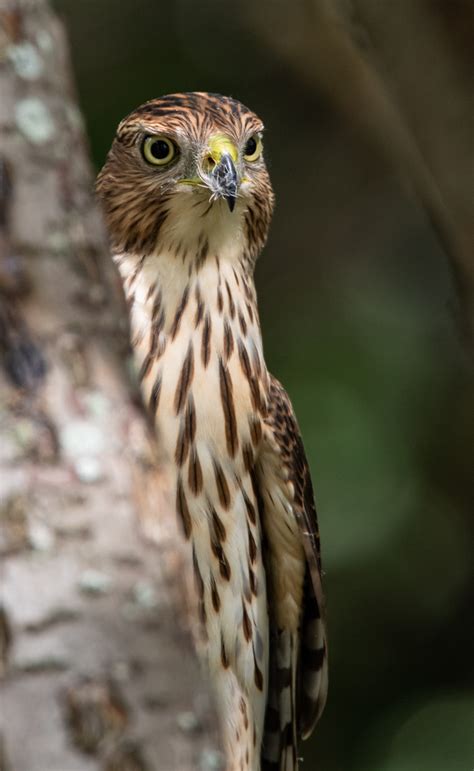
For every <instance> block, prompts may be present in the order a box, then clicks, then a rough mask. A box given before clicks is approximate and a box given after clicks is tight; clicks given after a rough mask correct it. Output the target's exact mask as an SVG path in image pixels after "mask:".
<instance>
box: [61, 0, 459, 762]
mask: <svg viewBox="0 0 474 771" xmlns="http://www.w3.org/2000/svg"><path fill="white" fill-rule="evenodd" d="M243 5H245V3H244V4H243ZM366 5H367V3H366ZM386 5H387V8H388V4H386ZM418 5H419V4H418ZM56 6H57V8H58V9H59V11H60V12H61V13H63V15H64V16H65V19H66V22H67V24H68V27H69V31H70V36H71V41H72V48H73V59H74V65H75V69H76V73H77V76H78V83H79V91H80V96H81V100H82V106H83V109H84V111H85V116H86V120H87V123H88V126H89V129H90V137H91V142H92V151H93V155H94V158H95V160H96V163H97V165H100V164H101V163H102V160H103V158H104V155H105V153H106V151H107V149H108V146H109V145H110V141H111V138H112V136H113V133H114V130H115V126H116V124H117V123H118V121H119V120H120V119H121V118H122V117H123V115H125V114H126V113H127V112H129V111H130V110H132V109H133V108H134V107H135V106H136V105H137V104H139V103H140V102H142V101H145V100H146V99H149V98H151V97H153V96H158V95H160V94H162V93H166V92H171V91H178V90H179V91H181V90H192V89H198V90H210V91H218V92H222V93H228V94H231V95H233V96H235V97H237V98H240V99H241V100H242V101H244V102H245V103H247V104H249V106H251V107H252V108H253V109H255V110H256V111H257V112H258V113H259V114H260V115H261V116H262V117H263V118H264V120H265V122H266V126H267V138H266V148H267V157H268V159H269V165H270V170H271V174H272V178H273V182H274V186H275V189H276V193H277V200H278V206H277V210H276V214H275V219H274V224H273V228H272V233H271V237H270V241H269V244H268V246H267V249H266V251H265V254H264V256H263V257H262V259H261V260H260V263H259V266H258V269H257V286H258V291H259V297H260V305H261V314H262V324H263V330H264V339H265V346H266V355H267V360H268V363H269V365H270V367H271V369H272V370H273V371H274V372H275V374H276V375H277V376H278V377H279V378H280V379H281V380H282V381H283V382H284V383H285V385H286V387H287V388H288V390H289V392H290V394H291V397H292V399H293V401H294V404H295V408H296V411H297V414H298V416H299V420H300V423H301V426H302V430H303V434H304V437H305V443H306V447H307V450H308V455H309V458H310V462H311V465H312V469H313V476H314V480H315V487H316V496H317V504H318V508H319V516H320V524H321V532H322V543H323V562H324V566H325V569H326V579H325V580H326V590H327V596H328V612H329V623H330V658H331V672H330V676H331V684H330V698H329V703H328V707H327V710H326V713H325V715H324V717H323V719H322V721H321V724H320V726H319V727H318V729H317V731H316V733H315V736H314V737H313V738H312V739H311V742H310V743H309V744H308V745H307V747H304V751H305V755H306V762H305V765H304V767H305V769H307V770H308V771H310V769H312V768H316V767H317V768H318V769H319V770H320V771H335V770H336V769H339V770H340V771H351V770H352V771H425V770H426V771H467V770H468V769H469V768H472V766H473V762H474V746H473V741H472V736H473V733H474V732H473V724H474V720H473V718H474V696H473V690H472V689H473V680H474V678H473V667H472V660H473V655H472V651H473V646H472V537H473V520H472V501H473V499H474V496H473V489H472V459H473V450H474V394H473V388H472V386H473V378H472V368H471V365H470V364H469V362H468V359H467V356H466V354H465V352H464V351H463V348H462V345H461V342H460V340H459V339H458V333H457V328H456V320H455V307H456V300H455V297H454V293H453V288H452V286H451V278H450V273H449V270H448V267H447V264H446V259H445V255H444V254H443V252H442V250H441V248H440V246H439V244H438V243H437V241H436V238H435V235H434V234H433V232H432V230H431V229H430V226H429V223H428V222H427V221H426V219H425V216H424V214H423V213H422V212H421V211H420V209H419V208H418V206H417V205H416V204H415V203H414V202H413V200H411V199H410V198H409V197H408V196H407V195H405V194H404V192H403V191H402V189H401V188H400V187H399V185H398V183H397V182H396V180H395V179H394V177H393V173H392V172H390V171H389V170H388V169H387V168H386V167H385V166H384V164H383V162H382V161H381V159H380V158H379V157H378V156H377V154H376V153H374V152H371V149H370V146H368V145H367V144H366V143H363V142H361V141H360V140H359V138H358V137H357V136H356V135H355V134H354V133H353V132H352V131H351V126H350V125H347V121H345V120H343V119H342V118H341V116H339V115H338V114H336V113H335V112H334V109H333V108H332V107H331V104H330V101H328V100H327V99H326V98H325V97H323V96H322V95H320V94H318V93H315V92H310V91H309V90H308V89H307V88H306V87H305V86H304V84H303V83H301V82H300V81H299V80H298V78H297V77H296V76H295V75H292V74H291V73H290V72H289V70H288V68H287V67H286V66H285V65H284V63H283V62H282V61H280V60H279V58H278V56H277V55H276V54H272V51H271V50H270V49H269V48H268V47H265V46H263V45H261V44H260V41H259V37H258V34H257V33H256V32H254V31H253V30H252V26H251V24H250V25H249V22H248V17H245V19H246V21H244V11H243V10H242V8H243V6H242V7H241V4H240V3H239V2H237V3H233V4H232V6H230V5H229V6H224V5H222V7H221V12H220V13H219V12H218V11H216V4H215V3H214V2H210V1H209V2H203V3H199V4H195V3H191V2H190V0H180V1H179V2H176V3H168V4H165V3H150V2H147V1H146V0H133V2H132V0H123V1H122V2H121V3H116V2H113V1H112V0H81V2H80V3H78V2H75V1H74V0H57V2H56ZM434 6H436V4H433V7H434ZM288 7H289V6H288ZM393 7H394V6H393ZM400 7H401V6H400ZM420 7H421V6H420ZM288 13H291V11H290V10H289V11H288ZM457 29H459V31H462V32H463V30H462V25H461V27H459V25H458V27H457ZM463 34H464V32H463ZM455 47H456V46H455V45H454V46H453V50H454V49H455ZM462 54H463V56H464V55H465V49H463V51H462ZM404 77H405V78H406V77H407V74H406V73H405V74H404ZM431 92H433V89H431ZM431 98H433V93H431ZM466 109H467V106H466ZM445 135H446V143H447V145H448V146H450V144H451V145H452V144H453V143H455V141H456V139H455V134H454V133H453V135H452V136H450V134H449V131H448V132H447V133H446V132H445ZM467 160H468V159H466V162H467ZM471 205H472V200H471Z"/></svg>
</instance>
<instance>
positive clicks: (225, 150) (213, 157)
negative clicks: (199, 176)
mask: <svg viewBox="0 0 474 771" xmlns="http://www.w3.org/2000/svg"><path fill="white" fill-rule="evenodd" d="M207 152H208V163H209V164H210V165H211V166H212V170H211V171H210V173H209V181H210V187H211V189H212V191H213V193H214V195H215V196H216V197H217V198H224V199H225V200H226V201H227V205H228V207H229V209H230V211H231V212H232V211H234V207H235V201H236V198H237V193H238V190H239V181H240V180H239V175H238V173H237V169H236V164H237V161H238V158H239V151H238V150H237V147H236V146H235V144H234V142H233V141H232V139H231V138H230V137H228V136H226V135H225V134H214V135H213V136H211V137H210V139H209V142H208V150H207Z"/></svg>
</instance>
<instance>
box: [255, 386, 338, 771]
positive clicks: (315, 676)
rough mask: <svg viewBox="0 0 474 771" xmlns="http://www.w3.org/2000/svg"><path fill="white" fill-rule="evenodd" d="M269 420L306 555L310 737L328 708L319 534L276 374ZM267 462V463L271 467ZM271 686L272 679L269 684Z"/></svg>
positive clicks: (303, 692)
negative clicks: (326, 706) (325, 707)
mask: <svg viewBox="0 0 474 771" xmlns="http://www.w3.org/2000/svg"><path fill="white" fill-rule="evenodd" d="M265 423H266V432H267V440H268V445H269V446H270V447H271V452H272V453H273V455H274V457H273V465H274V466H275V467H276V468H279V470H280V472H281V473H282V474H283V475H284V476H285V477H286V478H287V480H288V485H287V488H288V489H289V490H290V491H291V493H290V500H289V504H290V505H291V511H292V515H293V517H294V518H295V520H296V522H297V525H298V531H299V534H300V538H301V545H302V547H303V553H304V559H305V560H306V565H305V570H304V586H303V593H302V596H303V602H302V609H301V615H300V624H299V630H298V642H299V649H298V660H297V665H296V666H297V672H296V673H295V674H296V677H295V681H296V694H295V697H296V698H295V700H296V707H295V711H296V714H295V715H294V720H295V723H296V725H295V726H294V730H295V732H296V733H297V734H298V735H299V736H302V737H303V738H306V737H307V736H308V735H309V734H310V733H311V732H312V730H313V728H314V726H315V724H316V722H317V721H318V719H319V717H320V715H321V713H322V711H323V709H324V705H325V702H326V694H327V643H326V624H325V605H324V594H323V589H322V582H321V571H322V568H321V549H320V537H319V529H318V520H317V514H316V507H315V504H314V495H313V486H312V483H311V476H310V471H309V466H308V461H307V459H306V454H305V450H304V446H303V441H302V438H301V432H300V430H299V426H298V423H297V420H296V417H295V414H294V411H293V407H292V405H291V402H290V399H289V397H288V395H287V393H286V391H285V390H284V388H283V386H282V385H281V384H280V383H279V382H278V380H276V378H274V377H272V376H270V390H269V398H268V415H267V417H266V419H265ZM266 452H267V453H268V452H269V451H268V449H267V450H266ZM268 466H269V464H268V463H267V469H268ZM264 473H265V467H264V468H262V470H261V474H260V477H261V478H262V475H263V474H264ZM262 484H263V483H262ZM271 516H272V512H268V511H265V513H264V517H263V521H264V522H266V523H267V527H269V526H272V527H274V526H276V525H277V523H275V522H273V523H272V522H271ZM278 631H279V630H277V632H278ZM271 685H272V684H271V683H270V687H271ZM280 767H281V766H280ZM295 768H296V766H295Z"/></svg>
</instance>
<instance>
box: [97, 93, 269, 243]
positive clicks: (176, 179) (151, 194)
mask: <svg viewBox="0 0 474 771" xmlns="http://www.w3.org/2000/svg"><path fill="white" fill-rule="evenodd" d="M262 131H263V124H262V122H261V120H260V119H259V118H258V117H257V116H256V115H255V114H254V113H253V112H251V111H250V110H248V109H247V108H246V107H244V105H243V104H241V103H240V102H238V101H236V100H235V99H230V98H229V97H224V96H219V95H217V94H208V93H201V92H193V93H189V94H171V95H168V96H163V97H161V98H160V99H154V100H152V101H150V102H147V103H146V104H144V105H142V106H141V107H138V109H136V110H135V111H134V112H132V113H131V114H130V115H129V116H128V117H127V118H125V119H124V120H123V121H122V122H121V123H120V125H119V127H118V131H117V135H116V137H115V139H114V142H113V144H112V148H111V150H110V152H109V155H108V157H107V160H106V163H105V165H104V168H103V169H102V171H101V173H100V175H99V178H98V183H97V190H98V193H99V196H100V198H101V199H102V203H103V207H104V211H105V215H106V218H107V223H108V227H109V231H110V234H111V238H112V242H113V246H114V248H115V249H116V250H117V251H120V252H123V251H126V252H133V253H135V254H140V255H143V254H152V253H154V252H157V251H159V250H160V249H161V248H165V249H167V250H173V249H175V250H176V251H179V249H178V247H179V246H181V248H183V249H184V248H186V250H187V249H189V248H193V247H194V246H195V248H200V246H199V245H200V244H201V245H202V244H203V243H205V242H207V243H208V244H209V242H211V243H212V247H213V248H214V249H219V248H221V247H222V248H225V244H228V243H229V242H232V243H234V244H238V245H240V250H241V251H242V250H243V251H244V252H245V253H246V254H247V255H248V256H250V257H255V256H256V255H257V254H258V252H259V251H260V249H261V248H262V246H263V245H264V243H265V240H266V237H267V233H268V227H269V224H270V218H271V214H272V210H273V199H274V197H273V191H272V187H271V184H270V180H269V177H268V172H267V170H266V167H265V163H264V160H263V153H262Z"/></svg>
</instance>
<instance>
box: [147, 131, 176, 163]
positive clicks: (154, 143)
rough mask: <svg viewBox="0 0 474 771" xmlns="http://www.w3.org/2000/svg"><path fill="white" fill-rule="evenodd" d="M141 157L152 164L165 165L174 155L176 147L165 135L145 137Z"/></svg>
mask: <svg viewBox="0 0 474 771" xmlns="http://www.w3.org/2000/svg"><path fill="white" fill-rule="evenodd" d="M142 152H143V157H144V158H145V160H146V161H148V163H152V164H153V165H154V166H166V164H168V163H171V161H172V160H173V158H174V157H175V156H176V153H177V147H176V145H175V144H174V143H173V142H172V141H171V139H168V138H167V137H147V138H146V139H145V141H144V142H143V146H142Z"/></svg>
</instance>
